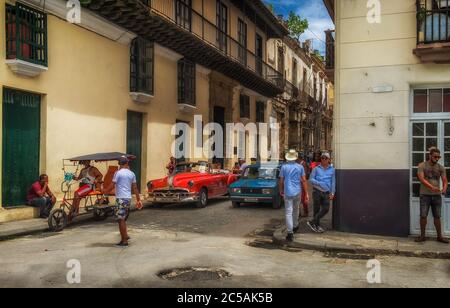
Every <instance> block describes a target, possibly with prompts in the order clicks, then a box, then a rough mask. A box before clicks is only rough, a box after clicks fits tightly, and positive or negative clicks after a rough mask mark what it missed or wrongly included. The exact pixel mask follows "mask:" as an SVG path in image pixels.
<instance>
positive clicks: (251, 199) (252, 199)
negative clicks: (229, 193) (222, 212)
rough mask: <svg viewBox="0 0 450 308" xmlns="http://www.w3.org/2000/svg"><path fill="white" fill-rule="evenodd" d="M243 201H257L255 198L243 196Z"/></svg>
mask: <svg viewBox="0 0 450 308" xmlns="http://www.w3.org/2000/svg"><path fill="white" fill-rule="evenodd" d="M244 201H245V202H258V199H257V198H245V199H244Z"/></svg>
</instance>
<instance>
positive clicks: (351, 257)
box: [324, 252, 375, 260]
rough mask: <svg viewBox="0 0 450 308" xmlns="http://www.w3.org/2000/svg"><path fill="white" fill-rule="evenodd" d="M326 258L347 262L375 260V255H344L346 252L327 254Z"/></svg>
mask: <svg viewBox="0 0 450 308" xmlns="http://www.w3.org/2000/svg"><path fill="white" fill-rule="evenodd" d="M324 257H325V258H337V259H346V260H373V259H375V255H370V254H354V253H344V252H327V253H325V255H324Z"/></svg>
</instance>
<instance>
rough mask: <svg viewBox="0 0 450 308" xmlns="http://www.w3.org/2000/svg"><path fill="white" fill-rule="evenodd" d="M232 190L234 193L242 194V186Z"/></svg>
mask: <svg viewBox="0 0 450 308" xmlns="http://www.w3.org/2000/svg"><path fill="white" fill-rule="evenodd" d="M231 192H232V193H234V194H240V193H241V189H240V188H232V189H231Z"/></svg>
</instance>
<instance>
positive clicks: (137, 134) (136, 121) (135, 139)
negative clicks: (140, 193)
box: [127, 111, 144, 190]
mask: <svg viewBox="0 0 450 308" xmlns="http://www.w3.org/2000/svg"><path fill="white" fill-rule="evenodd" d="M143 118H144V115H143V114H142V113H139V112H134V111H127V154H131V155H135V156H136V159H135V160H133V161H132V162H130V169H131V171H133V172H134V174H135V175H136V180H137V185H138V189H139V190H140V189H141V176H142V124H143Z"/></svg>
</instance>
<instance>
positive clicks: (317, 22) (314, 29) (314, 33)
mask: <svg viewBox="0 0 450 308" xmlns="http://www.w3.org/2000/svg"><path fill="white" fill-rule="evenodd" d="M264 2H266V3H268V4H273V6H274V8H275V13H276V15H284V16H285V17H286V18H287V16H288V15H289V12H291V11H294V12H296V13H297V14H298V15H300V16H301V17H302V18H307V19H308V21H309V30H306V32H305V33H304V34H303V35H302V36H301V38H300V39H301V40H302V41H304V40H306V39H312V40H313V49H318V50H319V51H320V53H321V54H322V55H324V54H325V33H324V31H325V30H328V29H334V24H333V22H332V20H331V18H330V16H329V15H328V11H327V9H326V8H325V5H324V4H323V1H322V0H264Z"/></svg>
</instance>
